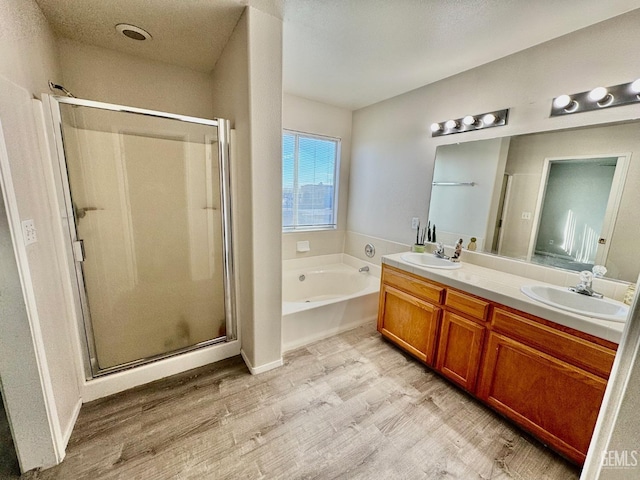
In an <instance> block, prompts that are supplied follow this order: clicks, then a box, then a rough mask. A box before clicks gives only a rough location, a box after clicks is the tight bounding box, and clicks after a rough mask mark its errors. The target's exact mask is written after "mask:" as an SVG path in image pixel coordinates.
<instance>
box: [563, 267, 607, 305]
mask: <svg viewBox="0 0 640 480" xmlns="http://www.w3.org/2000/svg"><path fill="white" fill-rule="evenodd" d="M592 283H593V274H592V273H591V272H590V271H589V270H584V271H582V272H580V283H578V285H576V286H575V287H569V290H571V291H572V292H576V293H579V294H580V295H587V296H589V297H594V298H602V297H604V295H602V294H601V293H598V292H594V291H593V288H592V286H591V284H592Z"/></svg>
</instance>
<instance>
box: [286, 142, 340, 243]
mask: <svg viewBox="0 0 640 480" xmlns="http://www.w3.org/2000/svg"><path fill="white" fill-rule="evenodd" d="M339 151H340V140H339V139H336V138H328V137H320V136H315V135H309V134H304V133H298V132H292V131H287V130H285V131H284V133H283V134H282V227H283V229H284V230H295V229H307V230H309V229H324V228H336V217H337V215H336V198H337V193H338V192H337V182H336V178H337V176H336V171H337V169H338V155H339Z"/></svg>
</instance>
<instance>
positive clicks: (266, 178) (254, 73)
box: [243, 7, 282, 373]
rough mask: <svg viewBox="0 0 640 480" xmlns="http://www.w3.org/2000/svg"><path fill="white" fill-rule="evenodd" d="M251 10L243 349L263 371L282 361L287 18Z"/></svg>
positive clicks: (252, 363)
mask: <svg viewBox="0 0 640 480" xmlns="http://www.w3.org/2000/svg"><path fill="white" fill-rule="evenodd" d="M247 8H248V11H247V13H248V16H249V106H250V122H251V183H252V187H251V190H252V194H251V197H252V198H251V202H252V209H251V213H252V230H253V235H252V237H253V238H252V241H253V247H252V252H253V282H254V287H253V308H254V310H253V311H254V331H253V332H252V333H253V346H254V351H253V352H249V351H247V350H246V349H244V348H243V350H244V352H245V354H246V355H245V360H248V362H249V363H250V368H251V367H253V369H254V370H253V371H254V372H255V373H257V372H260V371H263V370H266V369H269V368H273V367H276V366H279V365H281V363H282V353H281V343H282V337H281V331H282V280H281V278H282V245H281V241H282V238H281V235H282V200H281V199H282V190H281V188H280V185H281V184H282V20H280V19H279V18H276V17H272V16H271V15H269V14H267V13H264V12H262V11H260V10H257V9H255V8H252V7H247ZM243 341H244V337H243Z"/></svg>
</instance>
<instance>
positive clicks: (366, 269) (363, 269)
mask: <svg viewBox="0 0 640 480" xmlns="http://www.w3.org/2000/svg"><path fill="white" fill-rule="evenodd" d="M368 271H369V267H368V266H364V267H360V268H359V269H358V272H360V273H362V272H368Z"/></svg>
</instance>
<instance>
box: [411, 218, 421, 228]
mask: <svg viewBox="0 0 640 480" xmlns="http://www.w3.org/2000/svg"><path fill="white" fill-rule="evenodd" d="M419 223H420V219H419V218H418V217H413V218H412V219H411V228H413V229H414V230H415V229H416V228H418V224H419Z"/></svg>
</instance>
